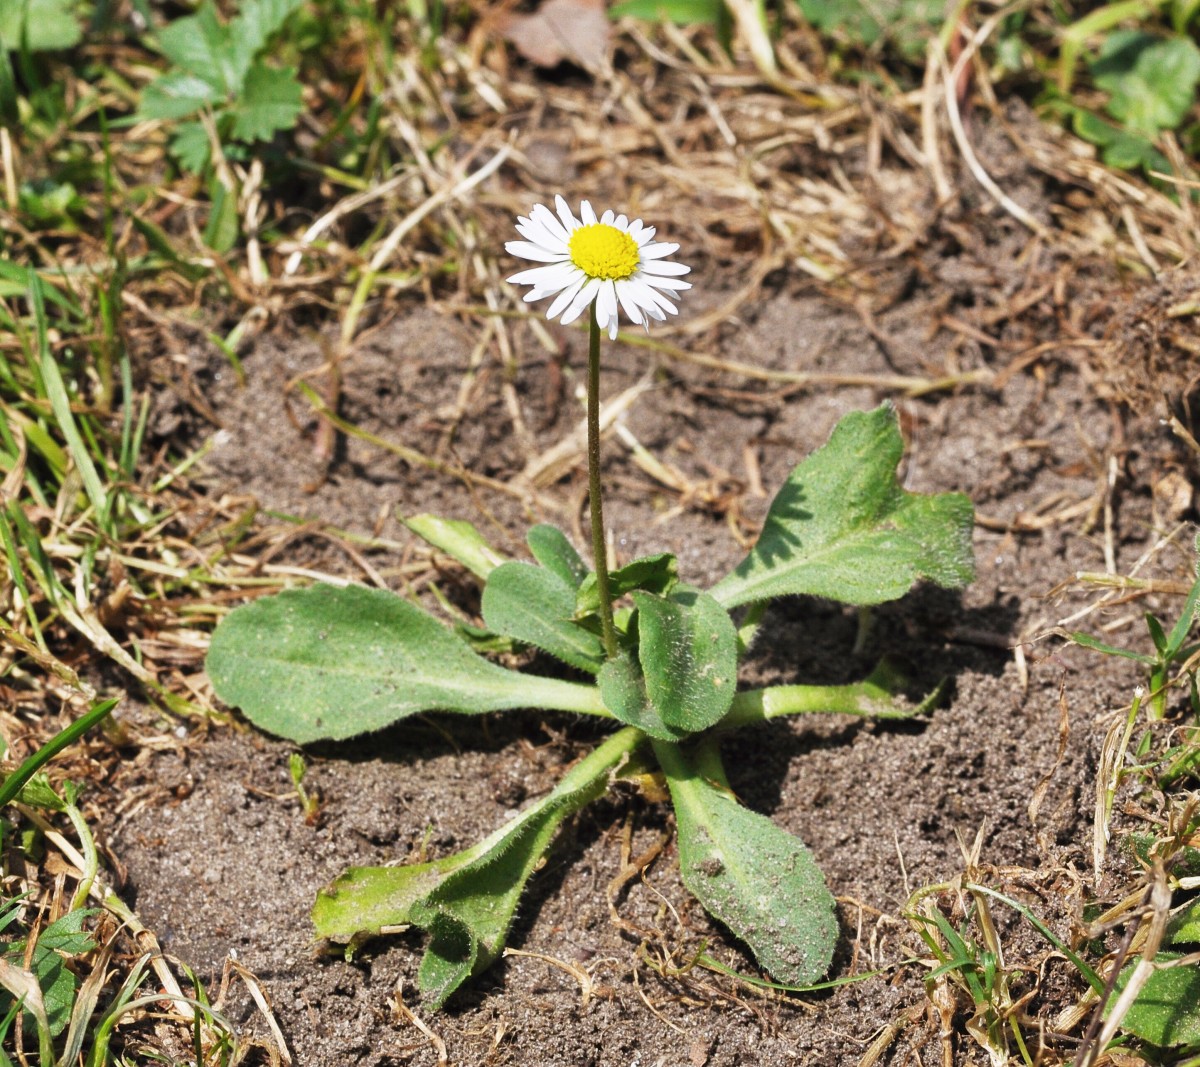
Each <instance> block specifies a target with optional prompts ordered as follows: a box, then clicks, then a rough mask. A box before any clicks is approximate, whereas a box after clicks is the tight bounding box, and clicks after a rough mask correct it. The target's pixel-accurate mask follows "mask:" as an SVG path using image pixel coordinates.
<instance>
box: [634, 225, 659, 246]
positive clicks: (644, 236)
mask: <svg viewBox="0 0 1200 1067" xmlns="http://www.w3.org/2000/svg"><path fill="white" fill-rule="evenodd" d="M638 221H639V222H640V221H641V220H640V219H639V220H638ZM656 233H658V230H657V229H656V228H655V227H653V226H646V227H644V228H643V229H642V230H641V232H640V233H639V234H638V235H637V236H636V237H634V240H635V241H636V242H637V245H638V248H645V247H646V244H647V242H649V241H653V240H654V235H655V234H656Z"/></svg>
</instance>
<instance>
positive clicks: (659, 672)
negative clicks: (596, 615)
mask: <svg viewBox="0 0 1200 1067" xmlns="http://www.w3.org/2000/svg"><path fill="white" fill-rule="evenodd" d="M630 595H631V596H632V598H633V602H634V604H636V605H637V609H638V615H637V627H638V659H639V661H640V662H641V666H642V674H643V675H644V676H645V679H646V696H647V697H648V698H649V700H650V702H651V703H652V704H653V705H654V707H655V709H656V710H657V712H658V715H659V717H660V718H661V720H662V721H663V722H664V723H665V724H666V725H667V726H668V728H670V729H671V730H674V731H678V732H680V733H684V734H689V733H696V732H698V731H700V730H704V729H707V728H708V727H709V726H712V725H713V724H714V723H716V722H717V721H719V720H720V718H721V717H722V716H723V715H724V714H725V712H727V711H728V710H729V705H730V702H731V701H732V700H733V693H734V689H735V688H736V687H737V631H736V630H735V629H734V627H733V622H732V621H731V620H730V618H729V613H728V612H727V611H726V610H725V609H724V608H723V607H721V605H720V604H718V603H717V602H716V601H715V600H714V599H713V598H712V597H711V596H709V595H708V594H707V593H703V592H701V591H700V590H699V589H693V588H692V587H691V586H685V585H679V586H676V587H675V589H673V590H672V591H671V594H670V595H669V596H666V597H661V596H656V595H655V594H653V593H647V592H644V591H643V590H634V592H633V593H631V594H630Z"/></svg>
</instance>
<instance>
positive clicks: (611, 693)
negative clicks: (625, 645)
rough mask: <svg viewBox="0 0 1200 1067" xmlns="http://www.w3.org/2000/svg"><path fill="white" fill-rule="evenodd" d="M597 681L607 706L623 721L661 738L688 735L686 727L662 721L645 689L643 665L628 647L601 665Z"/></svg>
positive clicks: (675, 738) (677, 738) (679, 738)
mask: <svg viewBox="0 0 1200 1067" xmlns="http://www.w3.org/2000/svg"><path fill="white" fill-rule="evenodd" d="M597 681H598V682H599V683H600V696H601V697H602V698H603V700H604V706H605V707H606V708H608V710H609V711H611V712H612V713H613V715H615V716H616V717H617V718H618V719H620V720H621V722H623V723H627V724H628V725H629V726H635V727H637V729H639V730H641V731H642V733H644V734H648V735H649V736H650V737H653V738H656V739H657V740H659V741H679V740H682V739H683V738H684V737H686V736H687V734H686V732H685V731H683V730H676V729H672V728H671V727H669V726H668V725H667V724H666V723H665V722H663V719H662V716H661V715H660V714H659V713H658V710H657V709H656V708H655V707H654V704H653V702H652V701H651V700H650V697H649V696H648V695H647V693H646V678H645V676H644V675H643V674H642V668H641V666H640V665H639V664H638V662H637V660H636V659H635V658H634V656H633V654H632V653H631V652H629V650H628V649H622V650H621V651H620V652H619V653H618V654H617V656H616V657H615V658H613V659H610V660H608V661H607V662H606V663H605V664H604V666H603V667H601V668H600V675H599V677H598V678H597Z"/></svg>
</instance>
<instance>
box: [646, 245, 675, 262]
mask: <svg viewBox="0 0 1200 1067" xmlns="http://www.w3.org/2000/svg"><path fill="white" fill-rule="evenodd" d="M678 251H679V245H673V244H668V243H667V242H666V241H660V242H658V243H657V244H652V245H642V247H641V249H640V252H641V255H642V261H643V262H645V261H646V260H647V259H662V258H663V256H669V255H671V254H672V253H674V252H678Z"/></svg>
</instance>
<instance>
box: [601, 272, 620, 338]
mask: <svg viewBox="0 0 1200 1067" xmlns="http://www.w3.org/2000/svg"><path fill="white" fill-rule="evenodd" d="M596 325H597V326H599V327H600V329H602V330H603V329H604V328H605V327H606V326H610V325H611V328H612V333H611V336H612V337H616V336H617V290H616V287H615V286H614V285H613V283H612V281H611V280H606V281H605V282H604V283H603V284H602V285H601V286H600V292H599V293H597V294H596Z"/></svg>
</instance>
